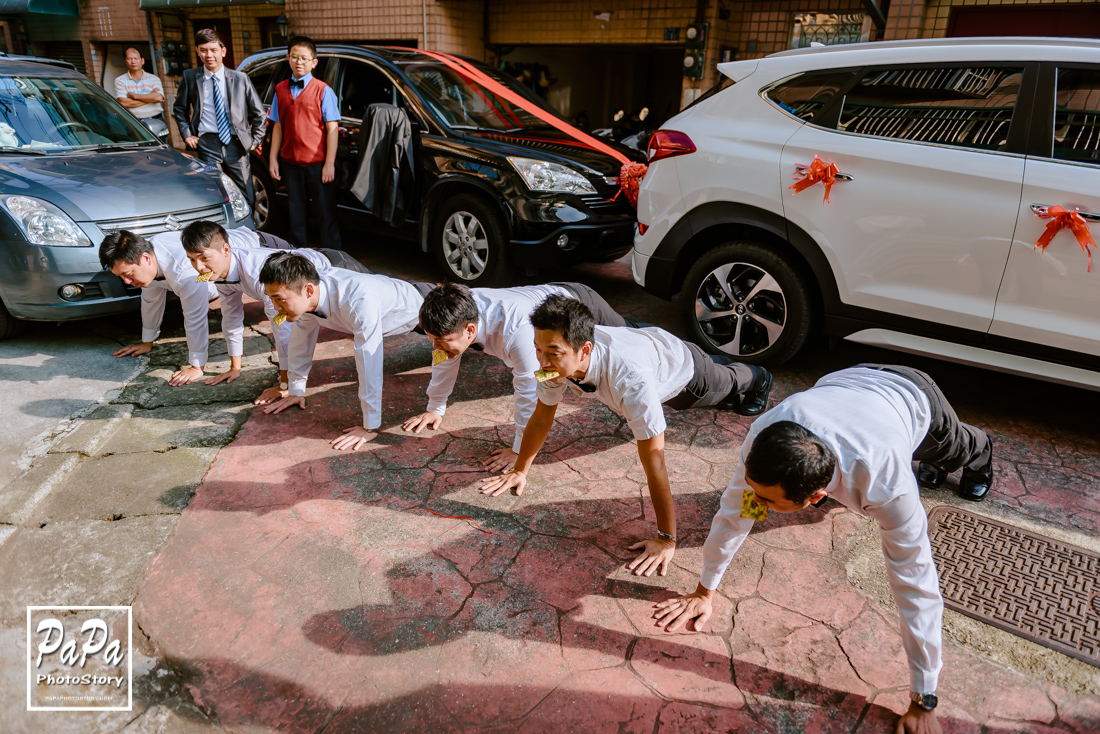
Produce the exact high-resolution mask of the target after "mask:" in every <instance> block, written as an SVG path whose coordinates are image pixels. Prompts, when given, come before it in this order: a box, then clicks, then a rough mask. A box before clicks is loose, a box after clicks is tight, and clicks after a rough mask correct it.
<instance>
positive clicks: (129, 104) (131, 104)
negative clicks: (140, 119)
mask: <svg viewBox="0 0 1100 734" xmlns="http://www.w3.org/2000/svg"><path fill="white" fill-rule="evenodd" d="M116 99H117V100H118V102H119V104H121V105H122V106H123V107H125V108H127V109H133V108H135V107H141V106H142V105H144V104H145V103H144V102H138V101H137V100H136V99H130V98H129V97H116Z"/></svg>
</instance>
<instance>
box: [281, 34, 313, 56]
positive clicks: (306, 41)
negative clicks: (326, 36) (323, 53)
mask: <svg viewBox="0 0 1100 734" xmlns="http://www.w3.org/2000/svg"><path fill="white" fill-rule="evenodd" d="M295 46H305V47H306V48H308V49H309V52H310V53H311V54H313V58H317V44H316V43H314V42H313V39H312V38H310V37H309V36H291V37H290V40H289V41H287V44H286V52H287V54H289V53H290V49H292V48H294V47H295Z"/></svg>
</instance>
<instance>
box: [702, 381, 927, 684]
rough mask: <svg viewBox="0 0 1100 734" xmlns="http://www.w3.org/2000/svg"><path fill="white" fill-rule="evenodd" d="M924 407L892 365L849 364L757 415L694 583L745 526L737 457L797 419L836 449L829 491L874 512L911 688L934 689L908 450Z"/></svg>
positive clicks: (711, 575) (730, 552)
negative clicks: (775, 427)
mask: <svg viewBox="0 0 1100 734" xmlns="http://www.w3.org/2000/svg"><path fill="white" fill-rule="evenodd" d="M930 420H931V407H930V406H929V403H928V398H927V396H925V395H924V393H923V392H921V389H920V388H919V387H918V386H917V385H916V383H914V382H912V381H910V380H908V379H906V378H905V377H902V376H901V375H898V374H895V373H893V372H884V371H882V370H874V369H868V368H865V367H853V368H852V369H847V370H841V371H839V372H834V373H832V374H829V375H825V376H824V377H822V378H821V379H820V380H818V382H817V384H816V385H814V386H813V387H812V388H810V389H809V390H806V391H804V392H800V393H797V394H795V395H792V396H791V397H789V398H787V399H786V400H784V401H783V402H782V403H780V404H779V405H777V406H775V407H774V408H772V409H771V410H769V411H768V412H767V413H764V414H763V415H762V416H760V417H759V418H757V419H756V420H755V421H754V422H753V424H752V427H751V428H750V429H749V433H748V436H747V437H746V438H745V442H744V443H743V444H742V445H741V461H739V462H738V464H737V470H736V472H734V475H733V478H732V479H731V480H730V483H729V486H727V487H726V490H725V492H723V493H722V504H721V507H720V508H719V510H718V513H717V514H716V515H715V516H714V521H713V522H712V523H711V526H710V534H709V535H708V536H707V540H706V543H705V544H704V545H703V571H702V574H701V576H700V579H699V582H700V583H701V584H702V585H703V586H705V587H706V588H708V589H716V588H718V583H719V582H720V581H721V580H722V574H724V573H725V571H726V567H727V566H729V563H730V561H731V560H732V559H733V556H734V554H735V553H736V552H737V549H738V548H740V547H741V544H742V543H743V542H744V540H745V537H746V536H748V534H749V531H750V530H751V529H752V525H753V521H752V520H750V519H746V518H743V517H741V496H742V493H743V492H744V490H746V489H750V487H749V485H748V483H747V482H746V481H745V463H744V458H745V457H746V456H748V453H749V449H750V448H751V447H752V442H753V440H754V439H755V438H756V436H757V435H759V433H760V432H761V431H762V430H763V429H764V428H766V427H768V426H770V425H771V424H773V423H777V422H779V421H791V422H793V423H797V424H798V425H800V426H802V427H803V428H805V429H807V430H808V431H810V432H812V433H813V434H814V435H816V436H817V437H818V438H820V439H821V440H822V441H823V442H825V444H826V445H827V446H828V447H829V448H831V449H832V450H833V453H834V454H836V457H837V471H836V473H835V475H834V476H833V480H832V482H830V484H829V486H828V488H827V489H826V491H827V492H828V493H829V496H830V497H831V498H833V499H834V500H836V501H837V502H839V503H840V504H842V505H844V506H845V507H847V508H848V509H850V510H852V511H853V512H855V513H858V514H860V515H863V516H865V517H871V518H874V519H875V520H876V521H877V522H878V525H879V533H880V534H881V535H882V550H883V553H884V554H885V556H886V572H887V575H888V576H889V579H890V588H891V590H892V591H893V594H894V601H895V602H897V605H898V609H899V610H900V611H901V637H902V643H903V645H904V647H905V654H906V656H907V657H908V658H909V680H910V686H911V688H912V690H914V691H918V692H920V693H932V692H934V691H935V690H936V685H937V683H938V679H939V672H940V668H941V667H942V665H943V664H942V661H941V651H942V649H943V628H942V619H943V596H942V595H941V594H940V586H939V577H938V576H937V574H936V565H935V562H934V561H933V559H932V546H931V543H930V542H929V540H928V517H927V515H926V514H925V511H924V507H923V506H922V505H921V502H920V490H919V489H918V487H917V482H916V479H915V478H914V476H913V464H912V460H913V452H914V451H916V449H917V447H918V446H919V445H920V443H921V441H922V440H924V436H925V435H926V434H927V433H928V426H929V423H930Z"/></svg>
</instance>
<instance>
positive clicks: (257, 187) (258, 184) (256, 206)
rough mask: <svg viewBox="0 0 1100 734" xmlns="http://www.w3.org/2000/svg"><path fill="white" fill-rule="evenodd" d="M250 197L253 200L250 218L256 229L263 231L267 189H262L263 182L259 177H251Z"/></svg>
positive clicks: (266, 207) (266, 208)
mask: <svg viewBox="0 0 1100 734" xmlns="http://www.w3.org/2000/svg"><path fill="white" fill-rule="evenodd" d="M252 196H253V198H254V199H255V201H254V202H253V207H252V218H253V220H255V222H256V229H263V226H264V225H265V224H267V212H268V202H267V189H265V188H264V185H263V182H262V181H261V180H260V178H259V176H253V177H252Z"/></svg>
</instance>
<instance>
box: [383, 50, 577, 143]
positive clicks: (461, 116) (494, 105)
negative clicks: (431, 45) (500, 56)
mask: <svg viewBox="0 0 1100 734" xmlns="http://www.w3.org/2000/svg"><path fill="white" fill-rule="evenodd" d="M478 68H479V70H480V71H482V72H484V73H485V74H487V75H489V76H491V77H492V78H493V79H494V80H495V81H497V82H499V83H500V84H502V85H504V86H506V87H508V89H510V90H512V91H513V92H515V93H516V94H518V95H520V96H522V97H524V98H525V99H528V100H530V101H531V103H532V104H533V105H534V106H537V107H540V108H542V109H544V110H546V111H547V113H548V114H551V115H553V116H554V117H560V115H558V113H557V112H555V111H554V110H553V108H551V107H550V106H549V105H547V104H546V103H545V102H543V101H542V100H539V99H535V98H533V95H532V94H531V93H530V92H529V91H528V90H526V89H524V88H523V87H521V86H520V85H519V84H511V83H509V81H510V80H509V79H507V78H506V77H503V76H501V75H500V74H497V73H494V72H493V71H491V70H488V69H484V68H481V67H478ZM404 72H405V75H406V76H407V77H408V79H409V82H410V83H411V84H412V87H413V89H415V90H416V91H417V93H418V94H420V96H421V97H422V98H423V99H424V101H425V102H427V103H428V105H429V106H431V108H432V109H433V110H435V112H436V114H437V115H439V117H440V118H442V119H443V121H444V122H445V123H446V124H447V125H448V126H449V127H452V128H458V129H462V128H476V129H479V130H502V131H503V130H508V131H511V130H530V129H535V128H548V127H551V125H549V124H547V123H545V122H543V121H542V120H540V119H538V118H537V117H535V116H534V115H532V114H531V113H530V112H525V111H524V110H522V109H520V108H519V107H516V106H515V105H514V104H512V103H511V102H508V101H507V100H505V99H502V98H501V97H498V96H497V95H495V94H493V93H492V92H490V91H489V90H488V89H485V88H484V87H482V86H481V85H479V84H474V83H472V82H469V81H467V80H466V77H464V76H462V75H461V74H459V73H458V72H456V71H454V70H453V69H451V68H450V67H448V66H445V65H444V64H410V65H408V66H405V68H404Z"/></svg>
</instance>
